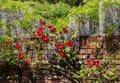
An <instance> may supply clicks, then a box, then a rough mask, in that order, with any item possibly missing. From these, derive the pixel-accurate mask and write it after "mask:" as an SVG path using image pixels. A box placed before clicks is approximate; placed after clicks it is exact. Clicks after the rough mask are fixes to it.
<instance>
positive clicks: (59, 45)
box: [55, 43, 64, 49]
mask: <svg viewBox="0 0 120 83" xmlns="http://www.w3.org/2000/svg"><path fill="white" fill-rule="evenodd" d="M55 46H57V47H58V48H60V49H63V48H64V44H60V43H57V44H55Z"/></svg>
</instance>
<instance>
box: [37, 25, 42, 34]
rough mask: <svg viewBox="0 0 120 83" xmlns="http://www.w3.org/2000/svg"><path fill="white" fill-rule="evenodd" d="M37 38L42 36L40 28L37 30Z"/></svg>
mask: <svg viewBox="0 0 120 83" xmlns="http://www.w3.org/2000/svg"><path fill="white" fill-rule="evenodd" d="M37 34H38V36H41V35H42V34H43V29H42V28H41V27H40V28H38V29H37Z"/></svg>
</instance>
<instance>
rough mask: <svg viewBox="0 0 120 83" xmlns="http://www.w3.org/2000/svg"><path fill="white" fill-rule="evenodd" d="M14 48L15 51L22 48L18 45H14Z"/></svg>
mask: <svg viewBox="0 0 120 83" xmlns="http://www.w3.org/2000/svg"><path fill="white" fill-rule="evenodd" d="M14 48H16V49H21V48H22V46H21V45H20V44H15V46H14Z"/></svg>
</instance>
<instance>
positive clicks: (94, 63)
mask: <svg viewBox="0 0 120 83" xmlns="http://www.w3.org/2000/svg"><path fill="white" fill-rule="evenodd" d="M93 65H94V66H96V67H97V68H98V67H99V65H100V61H98V60H95V61H93Z"/></svg>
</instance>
